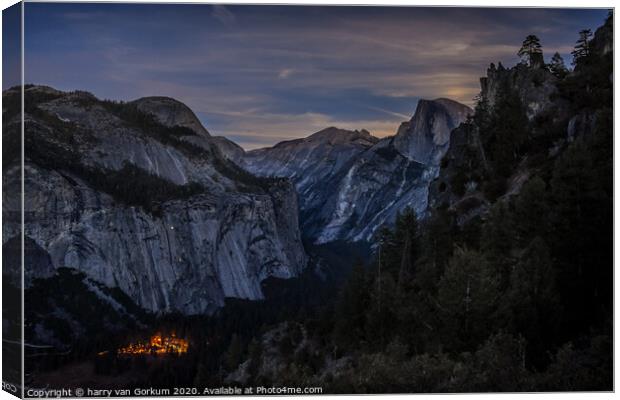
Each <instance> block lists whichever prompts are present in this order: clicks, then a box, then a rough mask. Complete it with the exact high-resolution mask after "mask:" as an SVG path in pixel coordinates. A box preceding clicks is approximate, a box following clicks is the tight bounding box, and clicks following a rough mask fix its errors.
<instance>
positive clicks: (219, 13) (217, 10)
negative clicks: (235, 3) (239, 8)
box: [211, 4, 236, 25]
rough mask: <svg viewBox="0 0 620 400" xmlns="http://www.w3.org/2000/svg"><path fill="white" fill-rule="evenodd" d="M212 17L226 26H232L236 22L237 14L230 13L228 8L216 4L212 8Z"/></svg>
mask: <svg viewBox="0 0 620 400" xmlns="http://www.w3.org/2000/svg"><path fill="white" fill-rule="evenodd" d="M211 15H212V16H213V17H215V18H216V19H217V20H218V21H220V22H221V23H223V24H224V25H231V24H234V23H235V22H236V18H235V14H233V13H232V12H230V10H229V9H228V8H226V6H223V5H219V4H214V5H213V6H212V10H211Z"/></svg>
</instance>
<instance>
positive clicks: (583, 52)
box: [571, 29, 592, 65]
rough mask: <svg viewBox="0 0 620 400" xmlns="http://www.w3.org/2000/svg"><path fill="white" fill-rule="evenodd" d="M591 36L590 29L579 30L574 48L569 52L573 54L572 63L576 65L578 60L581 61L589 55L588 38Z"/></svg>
mask: <svg viewBox="0 0 620 400" xmlns="http://www.w3.org/2000/svg"><path fill="white" fill-rule="evenodd" d="M591 37H592V31H591V30H590V29H584V30H582V31H580V32H579V39H577V42H576V43H575V50H573V51H572V52H571V54H572V55H573V65H577V63H579V62H580V61H583V60H584V59H586V58H587V57H588V56H589V55H590V38H591Z"/></svg>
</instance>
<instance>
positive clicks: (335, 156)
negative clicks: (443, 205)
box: [242, 99, 471, 244]
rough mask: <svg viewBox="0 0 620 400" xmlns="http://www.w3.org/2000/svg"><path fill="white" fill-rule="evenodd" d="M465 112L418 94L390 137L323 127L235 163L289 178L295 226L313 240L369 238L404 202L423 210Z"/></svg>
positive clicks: (448, 101) (457, 107)
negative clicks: (296, 205) (297, 211)
mask: <svg viewBox="0 0 620 400" xmlns="http://www.w3.org/2000/svg"><path fill="white" fill-rule="evenodd" d="M470 111H471V110H470V109H469V108H468V107H466V106H464V105H462V104H459V103H456V102H454V101H451V100H447V99H438V100H433V101H429V100H422V101H420V102H419V104H418V107H417V109H416V112H415V115H414V116H413V118H412V119H411V121H409V122H406V123H403V124H402V125H401V127H400V129H399V131H398V133H397V134H396V136H394V137H389V138H385V139H382V140H379V139H377V138H374V137H372V136H371V135H370V134H368V132H366V131H355V132H350V131H343V130H339V129H336V128H328V129H325V130H323V131H321V132H318V133H315V134H314V135H311V136H309V137H308V138H305V139H298V140H293V141H288V142H283V143H279V144H277V145H276V146H274V147H272V148H268V149H260V150H255V151H251V152H248V153H247V154H246V156H245V157H244V159H243V162H242V165H243V166H244V167H245V168H247V169H248V170H249V171H251V172H253V173H255V174H257V175H261V176H280V177H288V178H291V179H292V180H293V181H294V182H295V185H296V187H297V190H298V191H299V194H300V207H301V223H302V230H303V232H304V234H305V235H306V236H307V237H309V238H310V239H311V240H313V241H314V242H315V243H319V244H320V243H327V242H331V241H335V240H347V241H362V240H370V239H371V238H372V236H373V235H374V233H375V232H376V231H377V229H378V228H379V227H380V226H381V225H382V224H384V223H391V222H393V220H394V218H395V216H396V214H397V213H398V212H399V211H400V210H402V209H404V208H405V207H407V206H410V207H412V208H414V209H415V210H416V211H417V212H418V214H423V213H424V211H425V210H426V203H427V190H428V184H429V182H430V181H431V180H432V179H433V178H434V177H435V176H436V174H437V171H438V162H439V160H440V159H441V157H442V156H443V154H444V152H445V150H446V149H447V145H448V138H449V134H450V131H451V130H452V129H454V128H455V127H456V126H458V125H459V124H460V123H461V122H462V121H464V120H465V118H466V116H467V114H468V113H469V112H470Z"/></svg>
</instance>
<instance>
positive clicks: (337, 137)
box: [305, 126, 379, 144]
mask: <svg viewBox="0 0 620 400" xmlns="http://www.w3.org/2000/svg"><path fill="white" fill-rule="evenodd" d="M305 140H307V141H310V142H313V141H321V142H329V143H331V144H343V143H347V142H354V141H359V140H362V141H367V142H370V143H371V144H374V143H376V142H378V141H379V139H378V138H376V137H375V136H372V135H371V134H370V132H368V131H367V130H366V129H361V130H354V131H350V130H347V129H340V128H336V127H334V126H330V127H328V128H325V129H322V130H320V131H318V132H316V133H313V134H312V135H310V136H308V137H307V138H306V139H305Z"/></svg>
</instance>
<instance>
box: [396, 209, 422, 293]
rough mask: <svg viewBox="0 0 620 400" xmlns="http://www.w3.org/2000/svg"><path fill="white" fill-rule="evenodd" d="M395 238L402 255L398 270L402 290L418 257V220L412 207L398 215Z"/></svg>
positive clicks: (399, 285)
mask: <svg viewBox="0 0 620 400" xmlns="http://www.w3.org/2000/svg"><path fill="white" fill-rule="evenodd" d="M395 236H396V240H397V249H398V252H399V253H400V257H399V258H400V260H399V261H400V263H399V270H398V288H399V289H400V288H401V287H402V285H403V284H404V282H405V281H406V280H407V279H408V278H410V277H411V275H412V274H413V273H414V271H413V264H414V262H415V259H416V257H417V255H418V254H417V253H418V246H417V240H418V238H417V236H418V219H417V217H416V215H415V211H413V209H412V208H411V207H407V208H405V211H404V212H403V213H402V214H400V213H399V214H398V215H397V217H396V230H395Z"/></svg>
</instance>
